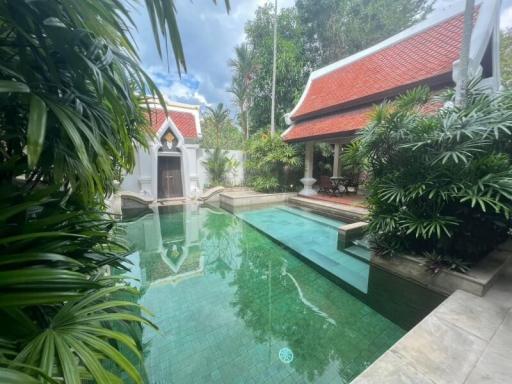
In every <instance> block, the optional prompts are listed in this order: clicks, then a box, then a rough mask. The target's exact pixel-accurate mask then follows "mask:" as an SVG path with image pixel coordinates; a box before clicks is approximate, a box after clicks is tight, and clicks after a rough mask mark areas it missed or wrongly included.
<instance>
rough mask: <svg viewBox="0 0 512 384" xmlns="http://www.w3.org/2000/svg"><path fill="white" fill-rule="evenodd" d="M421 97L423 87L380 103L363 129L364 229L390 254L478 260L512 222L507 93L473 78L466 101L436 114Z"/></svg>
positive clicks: (510, 98) (511, 106)
mask: <svg viewBox="0 0 512 384" xmlns="http://www.w3.org/2000/svg"><path fill="white" fill-rule="evenodd" d="M448 94H450V95H453V94H452V93H448ZM426 100H427V92H426V90H425V89H421V88H420V89H416V90H414V91H410V92H408V93H406V94H405V95H403V96H402V97H400V98H399V99H398V100H396V101H395V102H391V103H390V102H386V103H383V104H382V105H380V106H378V107H376V108H375V111H374V113H373V121H372V122H371V123H370V125H369V126H368V127H367V128H365V129H364V130H363V131H362V134H361V137H360V143H361V145H362V151H363V153H364V155H365V156H366V157H367V161H368V169H369V172H370V181H369V183H368V189H369V196H368V202H369V208H370V225H369V231H370V233H371V235H372V236H373V241H374V242H375V243H376V244H377V245H378V247H379V248H381V249H382V250H383V251H384V252H387V253H389V252H394V251H407V252H415V253H420V254H422V253H424V252H435V253H436V254H438V255H441V257H446V256H450V257H453V258H460V259H461V260H464V261H471V262H472V261H476V260H478V259H479V258H480V257H482V256H483V255H485V254H486V253H487V252H489V251H490V250H491V249H493V248H494V247H495V246H496V245H497V244H498V243H499V242H501V241H503V240H504V239H505V238H506V236H507V231H508V229H509V226H510V220H509V217H510V213H511V209H512V165H511V163H510V153H511V152H510V149H511V145H510V143H511V129H512V103H511V102H512V94H511V93H510V92H505V93H502V94H497V95H489V94H487V93H485V92H483V91H482V90H481V89H479V88H478V83H477V82H473V83H472V84H471V86H470V89H469V94H468V101H467V105H466V106H464V107H460V108H459V107H452V108H443V109H442V110H440V111H439V112H438V113H436V114H434V115H425V114H424V113H422V112H421V106H422V105H423V104H424V103H425V101H426Z"/></svg>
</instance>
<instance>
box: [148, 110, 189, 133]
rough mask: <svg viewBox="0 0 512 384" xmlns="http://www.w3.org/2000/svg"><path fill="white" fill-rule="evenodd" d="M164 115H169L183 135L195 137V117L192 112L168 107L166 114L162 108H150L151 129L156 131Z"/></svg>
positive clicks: (163, 119)
mask: <svg viewBox="0 0 512 384" xmlns="http://www.w3.org/2000/svg"><path fill="white" fill-rule="evenodd" d="M166 116H168V117H170V119H171V120H172V121H173V123H174V124H175V125H176V127H177V128H178V129H179V131H180V132H181V134H182V135H183V137H186V138H197V137H198V135H197V127H196V119H195V116H194V115H193V114H192V113H188V112H182V111H173V110H170V109H168V112H167V115H166V114H165V112H164V111H163V110H162V109H152V110H151V129H152V130H153V132H155V133H156V132H158V130H159V129H160V127H161V126H162V124H163V123H164V121H165V118H166Z"/></svg>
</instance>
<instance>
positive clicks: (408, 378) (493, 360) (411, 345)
mask: <svg viewBox="0 0 512 384" xmlns="http://www.w3.org/2000/svg"><path fill="white" fill-rule="evenodd" d="M511 356H512V264H511V263H510V262H509V263H508V264H507V266H506V267H505V268H504V269H503V271H502V272H501V274H500V275H499V277H498V278H497V280H496V282H495V284H494V286H493V287H492V288H491V289H490V290H489V291H488V292H487V293H486V295H485V296H484V297H478V296H475V295H472V294H470V293H467V292H464V291H456V292H455V293H454V294H452V295H451V296H450V297H449V298H448V299H446V300H445V301H444V302H443V303H442V304H441V305H439V306H438V307H437V308H436V309H435V310H434V311H432V312H431V313H430V314H429V315H428V316H427V317H425V318H424V319H423V320H422V321H421V322H420V323H419V324H418V325H416V327H414V328H413V329H412V330H411V331H410V332H408V333H407V334H406V335H405V336H404V337H402V338H401V339H400V340H399V341H398V342H397V343H396V344H395V345H394V346H393V347H391V348H390V349H389V350H388V351H387V352H386V353H384V354H383V355H382V356H381V357H380V358H379V359H377V360H376V361H375V362H374V363H373V364H372V365H370V366H369V367H368V368H367V369H366V370H365V371H364V372H363V373H362V374H361V375H359V376H358V377H357V378H356V379H355V380H354V381H352V384H374V383H375V384H377V383H378V384H385V383H393V384H402V383H403V384H406V383H407V384H412V383H414V384H477V383H478V384H484V383H485V384H491V383H492V384H498V383H510V382H511V380H512V379H511V378H512V361H511Z"/></svg>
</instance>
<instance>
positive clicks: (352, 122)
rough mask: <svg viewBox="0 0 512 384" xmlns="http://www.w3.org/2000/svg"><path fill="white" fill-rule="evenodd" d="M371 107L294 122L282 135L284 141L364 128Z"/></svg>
mask: <svg viewBox="0 0 512 384" xmlns="http://www.w3.org/2000/svg"><path fill="white" fill-rule="evenodd" d="M371 111H372V107H363V108H359V109H355V110H352V111H348V112H342V113H336V114H332V115H328V116H323V117H318V118H315V119H311V120H305V121H301V122H298V123H295V124H294V125H293V127H292V128H291V129H290V130H289V131H288V132H287V134H286V135H285V136H284V140H285V141H301V140H303V139H312V138H319V137H328V136H330V135H336V134H340V133H347V134H348V133H351V132H354V131H356V130H358V129H361V128H364V127H365V126H366V125H367V124H368V122H369V121H370V113H371Z"/></svg>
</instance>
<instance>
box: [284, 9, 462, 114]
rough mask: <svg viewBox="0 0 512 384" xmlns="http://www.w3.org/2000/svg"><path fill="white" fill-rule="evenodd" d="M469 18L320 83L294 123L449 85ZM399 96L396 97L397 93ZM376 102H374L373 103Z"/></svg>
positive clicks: (316, 82) (369, 58)
mask: <svg viewBox="0 0 512 384" xmlns="http://www.w3.org/2000/svg"><path fill="white" fill-rule="evenodd" d="M463 25H464V15H463V14H461V15H456V16H454V17H451V18H449V19H448V20H445V21H443V22H442V23H440V24H437V25H434V26H433V27H431V28H428V29H426V30H425V31H423V32H420V33H418V34H415V35H413V36H411V37H409V38H407V39H405V40H402V41H399V42H397V43H396V44H393V45H390V46H388V47H386V48H384V49H381V50H378V51H376V52H375V53H372V54H370V55H368V56H365V57H362V58H361V59H359V60H355V61H353V62H351V63H350V62H349V63H348V64H346V65H341V66H340V67H339V68H336V69H334V70H332V71H329V72H327V73H326V74H323V75H321V76H318V77H315V78H314V79H313V80H312V82H311V85H310V86H309V87H308V88H307V90H306V96H305V97H304V100H303V101H302V103H300V104H299V108H297V109H296V110H295V111H294V112H293V113H292V115H291V119H292V120H293V121H296V120H299V119H301V118H304V117H307V116H308V115H312V114H318V113H322V112H325V111H328V110H329V109H333V108H343V107H347V106H350V105H355V104H359V103H361V102H363V101H365V99H366V100H367V101H375V100H378V99H382V98H383V97H385V96H386V95H390V94H391V93H395V94H396V93H398V91H399V90H400V89H403V88H404V87H407V88H410V87H411V86H413V85H415V84H419V83H423V82H425V81H426V80H433V81H436V79H437V82H444V83H447V82H450V81H451V72H452V66H453V62H454V61H455V60H457V58H458V57H459V51H460V46H461V42H462V31H463ZM393 91H395V92H393ZM370 98H371V99H373V100H370Z"/></svg>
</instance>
